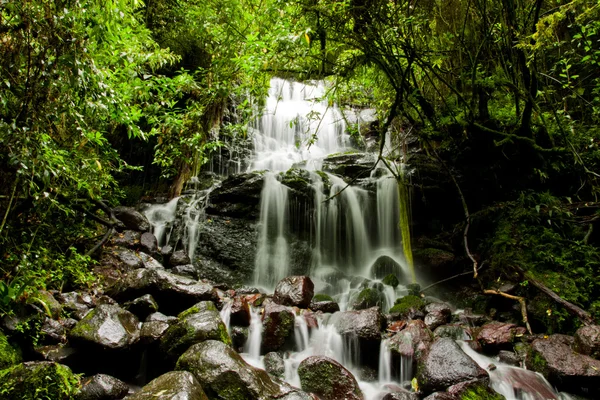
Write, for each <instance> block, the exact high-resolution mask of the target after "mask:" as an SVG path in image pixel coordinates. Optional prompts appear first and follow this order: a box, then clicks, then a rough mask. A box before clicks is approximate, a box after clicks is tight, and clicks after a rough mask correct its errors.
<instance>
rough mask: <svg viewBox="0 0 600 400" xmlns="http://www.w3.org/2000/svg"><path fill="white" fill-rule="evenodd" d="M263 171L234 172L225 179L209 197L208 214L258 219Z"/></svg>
mask: <svg viewBox="0 0 600 400" xmlns="http://www.w3.org/2000/svg"><path fill="white" fill-rule="evenodd" d="M263 182H264V173H263V172H260V171H257V172H250V173H247V174H235V175H231V176H230V177H228V178H227V179H225V180H224V181H223V182H222V183H221V185H219V186H218V187H217V188H215V189H214V190H213V191H212V192H211V193H210V197H209V204H208V206H207V208H206V211H207V213H208V214H213V215H224V216H229V217H237V218H244V219H252V220H255V219H258V216H259V214H260V209H259V204H260V194H261V192H262V188H263Z"/></svg>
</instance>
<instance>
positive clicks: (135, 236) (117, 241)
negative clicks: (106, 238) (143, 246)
mask: <svg viewBox="0 0 600 400" xmlns="http://www.w3.org/2000/svg"><path fill="white" fill-rule="evenodd" d="M141 237H142V234H141V233H140V232H137V231H132V230H129V229H128V230H125V231H123V232H120V233H117V234H116V235H113V236H112V238H111V239H110V242H109V243H110V244H111V245H113V246H119V247H126V248H129V249H135V248H137V246H138V244H139V243H140V239H141Z"/></svg>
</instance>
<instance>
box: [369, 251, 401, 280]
mask: <svg viewBox="0 0 600 400" xmlns="http://www.w3.org/2000/svg"><path fill="white" fill-rule="evenodd" d="M390 274H393V275H395V276H396V277H399V276H400V277H401V276H403V275H404V274H403V269H402V266H401V265H400V264H398V263H397V262H396V260H394V259H393V258H391V257H389V256H380V257H379V258H378V259H377V260H375V262H374V263H373V265H372V266H371V276H372V277H373V278H375V279H384V278H385V277H386V276H388V275H390Z"/></svg>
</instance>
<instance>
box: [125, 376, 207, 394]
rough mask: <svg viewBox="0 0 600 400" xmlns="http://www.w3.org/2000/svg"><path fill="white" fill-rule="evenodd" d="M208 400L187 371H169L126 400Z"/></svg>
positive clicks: (194, 378)
mask: <svg viewBox="0 0 600 400" xmlns="http://www.w3.org/2000/svg"><path fill="white" fill-rule="evenodd" d="M157 399H160V400H180V399H185V400H208V397H207V396H206V394H205V393H204V390H203V389H202V385H201V384H200V382H198V379H196V377H195V376H194V375H193V374H192V373H190V372H187V371H171V372H167V373H166V374H164V375H161V376H159V377H158V378H156V379H154V380H153V381H151V382H150V383H148V384H147V385H146V386H144V387H143V388H142V390H140V391H139V392H137V393H135V394H133V395H131V396H129V397H127V400H157Z"/></svg>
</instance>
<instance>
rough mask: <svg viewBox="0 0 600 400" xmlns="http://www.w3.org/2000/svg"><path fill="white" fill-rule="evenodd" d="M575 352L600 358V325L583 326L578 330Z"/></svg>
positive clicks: (574, 346) (574, 345) (574, 344)
mask: <svg viewBox="0 0 600 400" xmlns="http://www.w3.org/2000/svg"><path fill="white" fill-rule="evenodd" d="M573 350H575V351H576V352H578V353H581V354H585V355H587V356H590V357H593V358H600V325H588V326H582V327H581V328H579V329H577V332H575V340H574V343H573Z"/></svg>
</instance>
